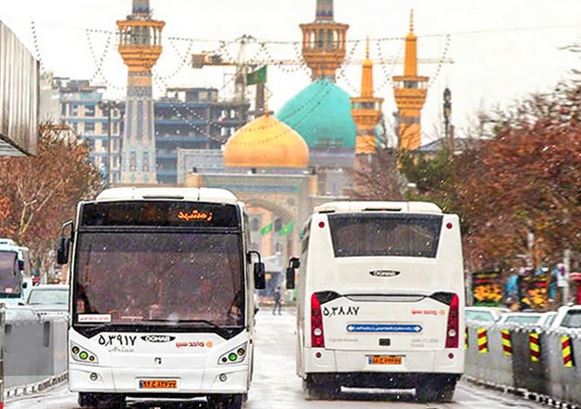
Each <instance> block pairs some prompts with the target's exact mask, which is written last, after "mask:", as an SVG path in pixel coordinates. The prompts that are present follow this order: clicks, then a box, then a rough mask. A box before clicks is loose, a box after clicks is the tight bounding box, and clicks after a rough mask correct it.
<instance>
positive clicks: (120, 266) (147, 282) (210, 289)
mask: <svg viewBox="0 0 581 409" xmlns="http://www.w3.org/2000/svg"><path fill="white" fill-rule="evenodd" d="M240 254H241V244H240V236H239V234H210V233H195V234H192V233H191V232H189V233H175V232H173V233H159V232H143V231H142V232H132V233H126V232H123V233H120V232H107V233H102V232H99V233H92V232H84V233H81V234H80V235H79V242H78V249H77V258H76V265H77V268H76V274H75V277H76V278H75V280H76V282H75V286H74V291H75V294H74V300H75V305H74V306H73V308H74V309H75V312H76V314H75V322H78V323H81V324H82V323H87V322H106V323H107V324H113V325H115V324H119V325H127V324H140V323H143V324H147V323H154V324H155V325H165V324H167V325H175V324H177V323H185V322H189V324H191V325H195V324H194V322H199V323H202V322H205V323H206V324H207V323H211V324H215V325H217V326H242V325H243V324H244V322H243V321H244V319H243V310H244V295H243V293H242V288H243V279H244V276H243V269H242V260H241V257H240ZM87 317H98V319H97V321H95V320H94V319H88V318H87Z"/></svg>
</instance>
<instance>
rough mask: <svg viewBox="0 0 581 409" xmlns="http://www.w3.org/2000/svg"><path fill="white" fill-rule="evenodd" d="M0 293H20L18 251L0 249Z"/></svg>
mask: <svg viewBox="0 0 581 409" xmlns="http://www.w3.org/2000/svg"><path fill="white" fill-rule="evenodd" d="M0 294H4V295H8V296H10V295H14V294H20V274H19V271H18V253H16V252H15V251H0Z"/></svg>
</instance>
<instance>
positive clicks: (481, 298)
mask: <svg viewBox="0 0 581 409" xmlns="http://www.w3.org/2000/svg"><path fill="white" fill-rule="evenodd" d="M472 295H473V297H474V305H478V306H487V307H498V306H499V305H500V304H501V303H502V297H503V294H502V277H501V272H500V271H498V270H486V271H477V272H474V273H472Z"/></svg>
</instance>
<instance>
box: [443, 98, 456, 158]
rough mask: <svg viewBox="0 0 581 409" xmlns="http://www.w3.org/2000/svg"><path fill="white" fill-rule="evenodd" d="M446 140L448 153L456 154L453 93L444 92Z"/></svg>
mask: <svg viewBox="0 0 581 409" xmlns="http://www.w3.org/2000/svg"><path fill="white" fill-rule="evenodd" d="M444 139H445V141H446V145H447V149H448V151H449V152H450V153H451V154H453V153H454V149H455V146H454V125H452V91H450V88H446V89H445V90H444Z"/></svg>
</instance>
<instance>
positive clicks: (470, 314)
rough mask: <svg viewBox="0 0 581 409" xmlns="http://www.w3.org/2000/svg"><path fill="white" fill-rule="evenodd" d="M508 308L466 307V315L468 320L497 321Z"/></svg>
mask: <svg viewBox="0 0 581 409" xmlns="http://www.w3.org/2000/svg"><path fill="white" fill-rule="evenodd" d="M506 312H508V310H505V309H503V308H496V307H466V309H465V313H464V316H465V317H466V321H476V322H490V323H493V322H496V321H498V320H499V319H500V317H501V316H502V314H505V313H506Z"/></svg>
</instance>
